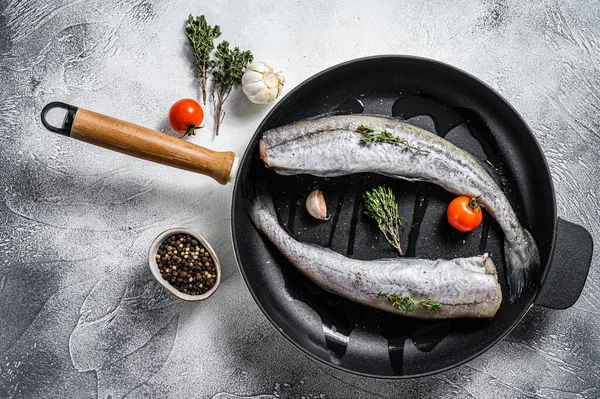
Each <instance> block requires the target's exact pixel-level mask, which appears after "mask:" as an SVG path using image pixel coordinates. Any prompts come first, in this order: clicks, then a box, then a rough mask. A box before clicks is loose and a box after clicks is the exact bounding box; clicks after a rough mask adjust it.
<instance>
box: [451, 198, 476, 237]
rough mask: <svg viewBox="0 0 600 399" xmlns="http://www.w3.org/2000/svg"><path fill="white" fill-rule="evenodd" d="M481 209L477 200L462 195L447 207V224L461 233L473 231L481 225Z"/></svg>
mask: <svg viewBox="0 0 600 399" xmlns="http://www.w3.org/2000/svg"><path fill="white" fill-rule="evenodd" d="M481 207H482V205H481V204H479V203H478V202H477V198H469V197H466V196H464V195H462V196H460V197H457V198H455V199H453V200H452V202H450V205H448V211H447V215H448V222H449V223H450V224H451V225H452V227H454V228H455V229H456V230H458V231H462V232H463V233H466V232H469V231H473V230H475V229H476V228H477V226H479V225H480V224H481V220H482V218H483V215H482V213H481Z"/></svg>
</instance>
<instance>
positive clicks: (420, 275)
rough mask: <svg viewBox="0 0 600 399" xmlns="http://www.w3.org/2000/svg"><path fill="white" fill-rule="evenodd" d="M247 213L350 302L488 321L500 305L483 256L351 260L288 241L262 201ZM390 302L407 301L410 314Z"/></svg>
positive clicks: (308, 271)
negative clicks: (447, 258) (409, 305)
mask: <svg viewBox="0 0 600 399" xmlns="http://www.w3.org/2000/svg"><path fill="white" fill-rule="evenodd" d="M249 215H250V218H251V219H252V221H253V223H254V224H255V226H256V227H257V228H258V229H259V230H260V231H262V232H263V233H264V234H265V235H266V236H267V238H268V239H269V240H270V241H271V242H272V243H273V244H275V246H276V247H277V248H278V249H279V251H280V252H281V253H282V254H283V255H284V256H285V257H286V258H287V259H288V260H289V261H290V262H291V263H292V264H293V265H294V266H295V267H296V268H297V269H298V270H300V271H301V272H302V273H303V274H304V275H306V276H307V277H308V278H310V279H311V280H312V281H314V282H315V283H316V284H318V285H319V286H321V287H322V288H323V289H325V290H327V291H329V292H332V293H335V294H337V295H340V296H342V297H344V298H347V299H349V300H351V301H354V302H358V303H362V304H364V305H367V306H370V307H373V308H378V309H381V310H384V311H387V312H391V313H397V314H401V315H404V316H409V317H416V318H421V319H449V318H460V317H470V318H488V319H489V318H492V317H494V315H495V314H496V312H497V311H498V308H499V307H500V304H501V303H502V291H501V289H500V284H498V276H497V274H496V269H495V267H494V263H493V262H492V260H491V259H490V258H489V257H488V256H487V254H486V255H481V256H474V257H470V258H457V259H451V260H445V259H439V260H428V259H417V258H392V259H381V260H371V261H365V260H357V259H350V258H347V257H345V256H343V255H340V254H338V253H337V252H334V251H332V250H330V249H327V248H322V247H319V246H316V245H312V244H306V243H302V242H299V241H297V240H295V239H294V238H292V237H291V236H290V235H289V234H288V233H287V232H286V231H285V230H284V229H283V228H282V227H281V226H280V225H279V223H278V221H277V217H276V216H275V215H274V212H273V209H272V204H271V203H270V201H266V200H265V198H264V197H262V198H259V199H257V200H255V201H254V202H253V204H251V206H250V209H249ZM389 298H404V299H405V300H406V298H410V300H412V301H413V302H411V303H412V305H411V310H412V311H411V310H407V308H404V309H403V308H401V307H399V306H398V305H394V302H392V301H390V299H389ZM420 303H423V304H428V305H429V306H421V305H420ZM432 305H435V306H432Z"/></svg>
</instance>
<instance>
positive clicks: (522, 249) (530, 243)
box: [504, 229, 541, 303]
mask: <svg viewBox="0 0 600 399" xmlns="http://www.w3.org/2000/svg"><path fill="white" fill-rule="evenodd" d="M523 231H524V232H525V235H524V237H523V239H521V240H518V242H517V245H514V244H513V245H511V244H510V243H509V242H508V241H506V240H504V256H505V258H506V266H507V270H506V277H507V280H508V286H509V288H510V290H509V291H510V295H509V298H510V303H514V302H515V301H516V300H517V298H518V297H519V296H520V295H521V293H522V292H523V291H524V290H525V289H527V288H535V287H537V286H538V284H539V282H540V276H541V262H540V253H539V251H538V247H537V245H536V243H535V240H534V239H533V237H532V236H531V234H530V233H529V231H527V230H525V229H524V230H523Z"/></svg>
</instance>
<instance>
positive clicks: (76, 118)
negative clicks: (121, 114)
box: [42, 102, 239, 184]
mask: <svg viewBox="0 0 600 399" xmlns="http://www.w3.org/2000/svg"><path fill="white" fill-rule="evenodd" d="M52 108H63V109H65V110H66V111H67V114H66V116H65V121H64V122H63V126H62V127H61V128H57V127H54V126H51V125H50V124H49V123H48V122H47V121H46V113H47V112H48V111H49V110H50V109H52ZM42 123H43V124H44V126H46V128H47V129H48V130H51V131H53V132H55V133H61V134H64V135H67V136H70V137H72V138H74V139H77V140H81V141H85V142H86V143H90V144H94V145H97V146H100V147H104V148H107V149H109V150H113V151H117V152H121V153H123V154H128V155H131V156H134V157H137V158H141V159H146V160H148V161H152V162H157V163H160V164H163V165H168V166H173V167H175V168H179V169H185V170H189V171H192V172H196V173H201V174H203V175H207V176H210V177H212V178H213V179H215V180H216V181H218V182H219V183H221V184H226V183H227V181H228V180H230V177H231V175H232V170H233V169H235V168H237V163H238V162H239V161H238V159H237V158H236V156H235V154H234V153H233V152H216V151H211V150H209V149H206V148H204V147H200V146H198V145H195V144H192V143H189V142H187V141H184V140H181V139H178V138H176V137H172V136H169V135H167V134H164V133H160V132H157V131H155V130H152V129H148V128H145V127H142V126H139V125H135V124H133V123H129V122H125V121H122V120H119V119H115V118H111V117H110V116H106V115H102V114H98V113H96V112H92V111H88V110H85V109H81V108H77V107H73V106H71V105H68V104H64V103H56V102H54V103H50V104H48V105H46V107H44V109H43V110H42ZM233 172H235V171H233Z"/></svg>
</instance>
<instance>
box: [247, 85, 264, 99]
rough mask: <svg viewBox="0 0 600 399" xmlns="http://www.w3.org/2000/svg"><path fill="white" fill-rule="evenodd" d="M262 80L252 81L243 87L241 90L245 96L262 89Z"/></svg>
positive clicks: (252, 94) (254, 93)
mask: <svg viewBox="0 0 600 399" xmlns="http://www.w3.org/2000/svg"><path fill="white" fill-rule="evenodd" d="M263 87H264V86H263V83H262V82H254V83H251V84H247V85H245V86H244V87H243V89H242V90H243V91H244V93H245V94H246V95H247V96H254V95H256V94H258V93H260V92H261V91H262V90H263Z"/></svg>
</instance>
